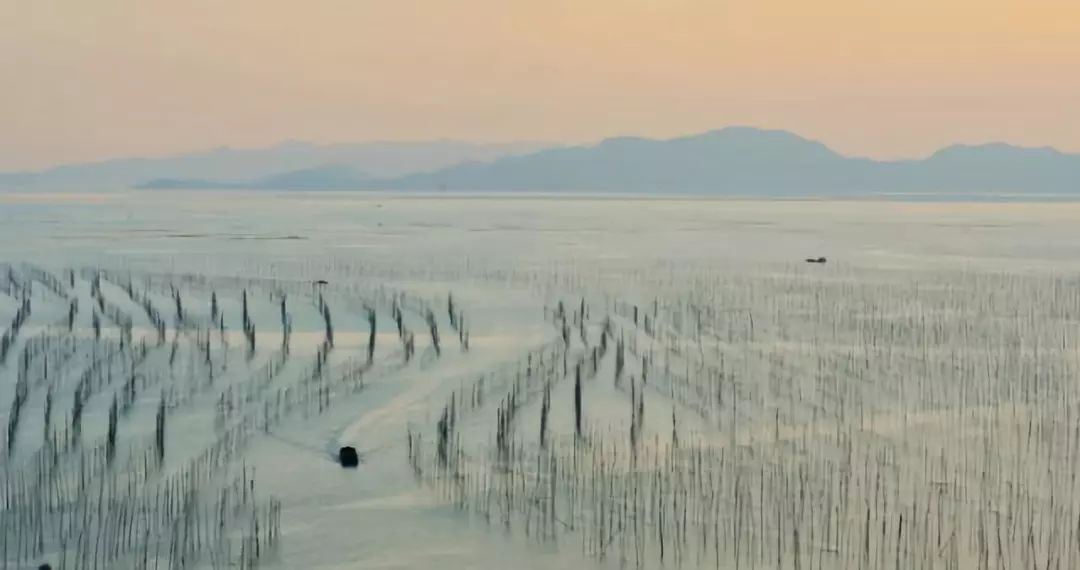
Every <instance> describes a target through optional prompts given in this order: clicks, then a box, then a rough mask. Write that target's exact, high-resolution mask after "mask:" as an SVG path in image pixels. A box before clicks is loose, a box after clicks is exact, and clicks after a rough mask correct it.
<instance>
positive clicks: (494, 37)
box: [0, 0, 1080, 170]
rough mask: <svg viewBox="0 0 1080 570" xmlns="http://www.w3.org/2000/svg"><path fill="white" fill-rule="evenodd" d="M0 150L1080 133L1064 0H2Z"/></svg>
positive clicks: (914, 148)
mask: <svg viewBox="0 0 1080 570" xmlns="http://www.w3.org/2000/svg"><path fill="white" fill-rule="evenodd" d="M0 77H2V78H3V79H2V82H0V170H27V169H36V168H43V167H47V166H50V165H55V164H59V163H68V162H78V161H89V160H100V159H107V158H112V157H121V156H158V155H163V154H170V153H175V152H181V151H190V150H202V149H209V148H213V147H218V146H234V147H258V146H268V145H271V144H274V143H277V142H281V141H283V140H291V139H298V140H307V141H312V142H340V141H366V140H428V139H437V138H455V139H463V140H473V141H511V140H544V141H554V142H566V143H580V142H593V141H596V140H599V139H602V138H604V137H608V136H618V135H642V136H655V137H669V136H678V135H683V134H689V133H695V132H700V131H705V130H709V129H714V128H720V127H724V126H730V125H752V126H760V127H768V128H781V129H787V130H791V131H794V132H796V133H799V134H801V135H804V136H807V137H810V138H814V139H817V140H820V141H822V142H824V143H826V144H828V145H829V146H831V147H832V148H834V149H836V150H838V151H840V152H842V153H845V154H849V155H858V156H870V157H875V158H901V157H919V156H924V155H926V154H929V153H931V152H933V151H934V150H936V149H937V148H939V147H941V146H945V145H948V144H952V143H958V142H965V143H978V142H989V141H1007V142H1012V143H1015V144H1022V145H1029V146H1043V145H1050V146H1055V147H1057V148H1059V149H1062V150H1066V151H1074V152H1080V2H1077V1H1076V0H383V1H369V0H303V1H301V0H168V1H162V0H93V1H87V0H0Z"/></svg>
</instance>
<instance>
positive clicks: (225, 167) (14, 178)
mask: <svg viewBox="0 0 1080 570" xmlns="http://www.w3.org/2000/svg"><path fill="white" fill-rule="evenodd" d="M551 146H552V145H551V144H550V143H540V142H517V143H494V144H477V143H470V142H461V141H449V140H440V141H424V142H365V143H337V144H314V143H307V142H297V141H288V142H284V143H281V144H278V145H274V146H271V147H267V148H255V149H234V148H217V149H213V150H209V151H205V152H193V153H185V154H178V155H173V156H165V157H159V158H123V159H116V160H108V161H101V162H93V163H85V164H71V165H63V166H58V167H55V168H50V169H48V170H42V171H37V172H12V173H0V189H15V190H20V189H22V190H29V189H43V190H115V189H119V188H132V187H135V186H139V185H141V184H144V183H146V182H148V181H151V180H155V179H171V180H172V181H173V182H174V183H177V184H190V185H192V186H199V184H200V183H202V184H203V185H204V186H205V185H209V186H213V187H215V188H216V187H245V186H246V185H248V184H250V183H254V182H261V181H264V180H270V179H273V180H271V181H272V182H275V183H278V184H284V185H286V186H289V182H290V180H294V181H296V182H301V183H303V184H311V185H313V186H314V187H319V188H321V187H322V186H324V184H326V183H331V182H332V183H341V182H343V177H347V178H348V179H349V180H352V179H353V178H364V177H366V176H374V177H394V176H401V175H404V174H408V173H413V172H419V171H426V170H435V169H439V168H443V167H446V166H450V165H454V164H459V163H461V162H464V161H474V160H492V159H496V158H499V157H502V156H507V155H512V154H521V153H527V152H531V151H535V150H538V149H542V148H550V147H551ZM361 173H362V175H361ZM348 186H349V185H346V187H348ZM184 187H187V186H184Z"/></svg>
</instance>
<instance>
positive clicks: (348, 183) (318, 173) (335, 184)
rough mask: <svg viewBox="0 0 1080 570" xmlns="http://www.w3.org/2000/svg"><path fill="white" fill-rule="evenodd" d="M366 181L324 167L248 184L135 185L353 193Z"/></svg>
mask: <svg viewBox="0 0 1080 570" xmlns="http://www.w3.org/2000/svg"><path fill="white" fill-rule="evenodd" d="M368 180H369V177H368V176H367V175H365V174H363V173H360V172H357V171H356V170H354V169H352V168H350V167H348V166H344V165H341V164H327V165H324V166H319V167H315V168H304V169H301V170H293V171H291V172H284V173H281V174H275V175H273V176H267V177H264V178H258V179H255V180H251V181H218V180H204V179H200V178H156V179H154V180H150V181H147V182H144V183H142V184H139V185H138V188H147V189H154V190H169V189H185V190H214V189H246V190H355V189H357V188H361V187H363V186H364V185H365V184H367V182H368Z"/></svg>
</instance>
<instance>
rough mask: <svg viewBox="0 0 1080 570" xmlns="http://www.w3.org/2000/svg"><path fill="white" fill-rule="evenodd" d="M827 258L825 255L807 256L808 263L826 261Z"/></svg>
mask: <svg viewBox="0 0 1080 570" xmlns="http://www.w3.org/2000/svg"><path fill="white" fill-rule="evenodd" d="M826 261H827V260H826V259H825V258H824V257H807V258H806V262H807V263H825V262H826Z"/></svg>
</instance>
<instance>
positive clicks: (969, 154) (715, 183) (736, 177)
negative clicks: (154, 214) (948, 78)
mask: <svg viewBox="0 0 1080 570" xmlns="http://www.w3.org/2000/svg"><path fill="white" fill-rule="evenodd" d="M5 181H6V183H7V184H9V185H12V186H16V187H28V186H30V187H34V186H37V187H42V188H54V187H56V186H58V185H59V186H63V185H65V184H66V185H67V186H69V187H70V186H72V185H74V186H77V187H94V186H95V185H96V186H99V187H100V186H102V185H111V186H112V187H117V186H135V185H139V187H142V188H154V189H165V188H186V189H199V188H204V189H210V188H242V189H273V190H417V191H434V190H451V191H509V192H513V191H556V192H558V191H584V192H590V191H591V192H639V193H641V192H650V193H696V194H709V195H723V196H833V197H837V196H840V197H842V196H869V195H881V194H919V195H926V196H959V195H974V196H976V197H977V196H984V195H985V196H989V195H1000V194H1016V195H1027V196H1032V195H1036V194H1050V195H1066V194H1068V195H1075V196H1080V155H1077V154H1066V153H1062V152H1059V151H1057V150H1054V149H1052V148H1023V147H1016V146H1011V145H1007V144H1001V143H994V144H985V145H977V146H968V145H956V146H950V147H947V148H944V149H942V150H940V151H938V152H936V153H934V154H933V155H931V156H929V157H927V158H924V159H919V160H898V161H877V160H871V159H866V158H854V157H847V156H843V155H840V154H838V153H836V152H834V151H832V150H831V149H829V148H828V147H826V146H825V145H823V144H821V143H819V142H815V141H811V140H808V139H805V138H803V137H800V136H798V135H795V134H792V133H789V132H786V131H775V130H761V129H756V128H751V127H730V128H726V129H721V130H716V131H709V132H706V133H702V134H698V135H693V136H687V137H680V138H674V139H668V140H656V139H646V138H636V137H620V138H612V139H607V140H604V141H602V142H600V143H599V144H596V145H592V146H574V147H555V148H547V149H544V150H541V146H540V145H538V144H536V143H519V144H508V145H475V144H469V143H460V142H447V141H443V142H432V143H363V144H346V145H324V146H320V145H311V144H307V143H284V144H281V145H278V146H275V147H270V148H268V149H261V150H231V149H220V150H216V151H210V152H208V153H198V154H191V155H182V156H177V157H172V158H163V159H131V160H122V161H112V162H105V163H97V164H90V165H76V166H69V167H60V168H56V169H53V170H49V171H45V172H42V173H30V174H25V173H23V174H9V175H3V174H0V188H2V187H4V185H5Z"/></svg>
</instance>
